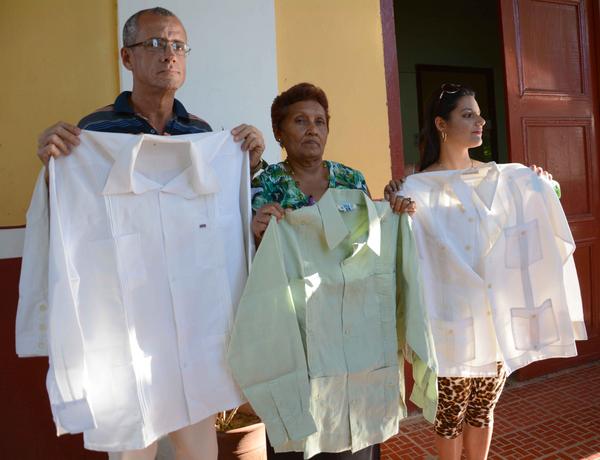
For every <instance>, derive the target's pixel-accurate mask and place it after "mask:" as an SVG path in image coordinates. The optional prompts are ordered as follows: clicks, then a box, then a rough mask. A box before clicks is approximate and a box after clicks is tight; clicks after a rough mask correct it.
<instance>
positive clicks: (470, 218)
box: [467, 217, 475, 223]
mask: <svg viewBox="0 0 600 460" xmlns="http://www.w3.org/2000/svg"><path fill="white" fill-rule="evenodd" d="M467 221H469V222H471V223H472V222H474V221H475V219H473V218H472V217H469V218H468V219H467Z"/></svg>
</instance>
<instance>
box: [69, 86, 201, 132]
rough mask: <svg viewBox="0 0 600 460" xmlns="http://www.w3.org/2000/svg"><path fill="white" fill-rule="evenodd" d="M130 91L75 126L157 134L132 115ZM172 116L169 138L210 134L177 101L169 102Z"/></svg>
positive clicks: (109, 130) (146, 123)
mask: <svg viewBox="0 0 600 460" xmlns="http://www.w3.org/2000/svg"><path fill="white" fill-rule="evenodd" d="M130 97H131V91H123V92H122V93H121V94H119V96H118V97H117V98H116V99H115V102H114V104H112V105H107V106H106V107H103V108H101V109H99V110H97V111H96V112H94V113H91V114H89V115H88V116H86V117H84V118H82V119H81V121H80V122H79V123H78V125H77V126H79V127H80V128H81V129H87V130H90V131H102V132H107V133H125V134H140V133H144V134H157V133H156V130H155V129H154V128H153V127H152V126H151V125H150V123H148V121H147V120H146V119H145V118H144V117H142V116H140V115H138V114H137V113H135V111H134V110H133V107H132V106H131V104H130V103H129V98H130ZM173 114H174V117H173V118H171V119H170V120H169V121H168V123H167V125H166V126H165V133H167V134H171V135H177V134H194V133H205V132H208V131H212V129H211V127H210V125H209V124H208V123H207V122H205V121H204V120H202V119H200V118H198V117H196V116H195V115H192V114H190V113H188V111H187V110H186V109H185V107H184V106H183V104H182V103H181V102H179V101H178V100H177V99H175V101H174V102H173Z"/></svg>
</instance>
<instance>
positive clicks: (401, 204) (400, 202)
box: [389, 195, 417, 216]
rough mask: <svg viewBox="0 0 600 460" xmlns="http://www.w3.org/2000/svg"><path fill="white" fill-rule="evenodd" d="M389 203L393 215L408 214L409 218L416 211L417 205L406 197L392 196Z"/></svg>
mask: <svg viewBox="0 0 600 460" xmlns="http://www.w3.org/2000/svg"><path fill="white" fill-rule="evenodd" d="M389 202H390V207H391V208H392V211H394V214H403V213H408V215H409V216H412V215H413V214H414V213H415V212H416V211H417V203H415V202H414V201H413V200H412V199H411V198H409V197H406V196H402V195H394V196H393V197H392V198H391V199H390V200H389Z"/></svg>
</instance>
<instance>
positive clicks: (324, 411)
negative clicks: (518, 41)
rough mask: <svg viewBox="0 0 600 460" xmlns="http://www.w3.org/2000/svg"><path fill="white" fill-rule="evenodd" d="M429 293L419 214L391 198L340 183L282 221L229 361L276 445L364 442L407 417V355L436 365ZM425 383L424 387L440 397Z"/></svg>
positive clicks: (310, 449) (261, 254) (320, 448)
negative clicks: (417, 236)
mask: <svg viewBox="0 0 600 460" xmlns="http://www.w3.org/2000/svg"><path fill="white" fill-rule="evenodd" d="M397 267H398V268H397ZM397 288H398V290H397ZM421 300H422V288H421V285H420V281H419V273H418V261H417V255H416V249H415V242H414V238H413V236H412V231H411V228H410V220H409V218H408V216H403V217H402V218H399V217H398V216H397V215H395V214H393V213H392V212H391V210H390V207H389V204H388V203H387V202H379V203H375V202H373V201H371V200H370V199H369V197H368V196H367V195H366V194H365V193H363V192H362V191H359V190H343V189H329V190H328V191H327V192H326V193H325V194H324V195H323V197H321V199H320V200H319V201H318V203H317V204H316V205H315V206H307V207H303V208H301V209H298V210H296V211H294V212H292V213H289V214H287V215H286V217H285V218H284V219H283V220H281V221H280V222H279V223H278V222H276V221H275V220H274V219H273V220H272V221H271V223H270V225H269V227H268V229H267V231H266V233H265V235H264V237H263V240H262V242H261V245H260V247H259V249H258V252H257V254H256V257H255V259H254V262H253V266H252V270H251V273H250V276H249V278H248V282H247V285H246V288H245V291H244V294H243V295H242V299H241V301H240V304H239V307H238V312H237V315H236V320H235V324H234V327H233V331H232V336H231V342H230V347H229V353H228V360H229V363H230V366H231V369H232V372H233V375H234V377H235V379H236V380H237V382H238V384H239V385H240V386H241V388H242V390H243V391H244V393H245V395H246V397H247V398H248V400H249V401H250V403H251V404H252V406H253V408H254V409H255V411H256V412H257V414H258V415H259V416H260V417H261V419H262V420H263V421H264V423H265V425H266V427H267V431H268V434H269V439H270V441H271V443H272V444H273V446H274V447H275V449H276V451H289V450H297V451H304V453H305V457H310V456H312V455H315V454H317V453H319V452H336V451H340V450H345V449H351V450H353V451H356V450H359V449H362V448H364V447H366V446H369V445H372V444H375V443H379V442H382V441H384V440H385V439H387V438H388V437H390V436H392V435H393V434H395V433H396V432H397V430H398V422H399V420H400V419H401V418H403V417H404V416H405V415H406V409H405V406H404V394H403V393H404V391H403V388H404V376H403V360H402V359H399V357H400V358H402V357H403V356H404V355H405V352H406V353H407V357H408V358H409V359H410V360H411V361H413V363H414V362H419V363H420V362H423V363H424V364H423V366H431V367H432V371H433V372H434V371H435V359H434V358H433V356H435V354H434V352H433V349H432V348H431V347H432V340H431V334H430V332H429V329H428V323H427V320H426V317H425V315H424V313H423V310H422V302H421ZM398 339H400V341H399V340H398ZM421 355H422V356H421ZM433 372H431V371H430V372H429V373H428V374H427V375H428V377H429V376H431V375H433V376H434V377H435V375H434V373H433ZM426 383H427V382H425V381H419V384H418V385H416V386H415V387H416V388H419V389H420V388H424V389H425V390H427V391H425V392H424V393H423V397H429V398H430V399H428V400H427V401H426V402H427V403H428V404H429V406H430V407H435V396H436V394H435V384H434V385H433V390H434V391H433V393H432V391H431V390H432V388H431V386H428V385H427V384H426ZM423 402H425V400H423Z"/></svg>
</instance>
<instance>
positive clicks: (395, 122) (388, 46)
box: [380, 0, 404, 179]
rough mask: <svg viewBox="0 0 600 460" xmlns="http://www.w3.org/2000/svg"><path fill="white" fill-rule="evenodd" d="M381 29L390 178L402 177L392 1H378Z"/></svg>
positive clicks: (400, 118)
mask: <svg viewBox="0 0 600 460" xmlns="http://www.w3.org/2000/svg"><path fill="white" fill-rule="evenodd" d="M380 9H381V29H382V34H383V61H384V66H385V87H386V93H387V107H388V125H389V133H390V158H391V162H392V178H394V179H399V178H401V177H403V176H404V149H403V145H402V115H401V113H400V81H399V77H398V54H397V48H396V21H395V20H394V2H393V0H380Z"/></svg>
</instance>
